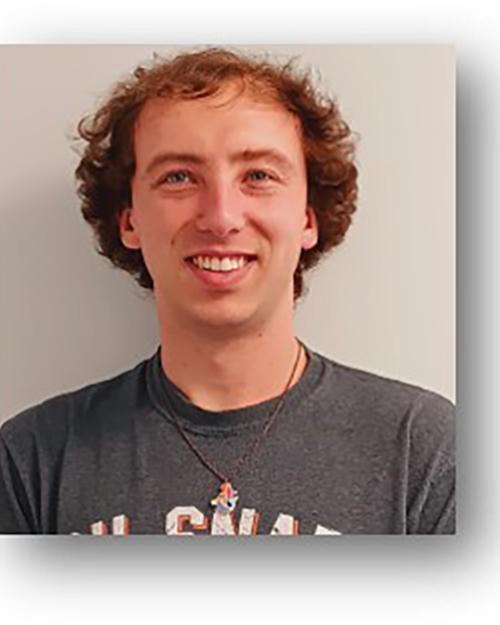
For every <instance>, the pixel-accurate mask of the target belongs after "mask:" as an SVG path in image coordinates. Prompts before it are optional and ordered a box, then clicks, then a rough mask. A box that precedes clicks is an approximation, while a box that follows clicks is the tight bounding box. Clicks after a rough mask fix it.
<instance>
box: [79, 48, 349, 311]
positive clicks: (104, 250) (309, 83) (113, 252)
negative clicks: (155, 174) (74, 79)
mask: <svg viewBox="0 0 500 625" xmlns="http://www.w3.org/2000/svg"><path fill="white" fill-rule="evenodd" d="M238 81H240V82H241V85H242V88H250V89H251V90H252V91H253V92H254V93H256V94H257V96H258V97H259V98H269V99H271V100H272V101H274V102H278V103H280V104H281V105H282V106H283V107H284V108H285V109H286V110H288V111H290V112H291V113H292V114H294V115H295V116H296V118H297V119H298V120H299V121H300V125H301V130H302V143H303V149H304V156H305V162H306V174H307V194H308V198H307V199H308V203H309V205H310V206H311V207H312V208H313V210H314V212H315V214H316V218H317V222H318V230H319V236H318V242H317V244H316V246H315V247H313V248H312V249H309V250H302V252H301V255H300V258H299V262H298V264H297V267H296V269H295V272H294V276H293V282H294V302H296V301H297V300H298V299H299V298H300V297H301V296H302V295H303V288H304V280H303V272H304V271H306V270H308V269H310V268H312V267H314V266H315V265H316V264H317V263H318V261H319V259H320V258H321V257H322V256H323V255H324V254H325V253H326V252H328V251H329V250H330V249H332V248H333V247H334V246H336V245H338V244H339V243H340V242H341V241H342V240H343V238H344V236H345V234H346V232H347V229H348V228H349V226H350V224H351V220H352V214H353V212H354V211H355V209H356V202H357V195H358V185H357V168H356V166H355V164H354V138H353V133H352V132H351V130H350V128H349V126H348V125H347V123H346V122H345V121H344V120H343V119H342V117H341V115H340V112H339V109H338V107H337V104H336V102H335V100H334V99H332V98H329V97H327V96H325V95H322V94H320V93H318V91H317V90H316V89H315V87H314V85H313V80H312V77H311V74H310V72H308V71H305V70H298V69H297V68H296V66H295V59H292V60H289V61H287V62H286V63H284V64H281V65H278V64H276V63H271V62H269V61H268V60H266V59H264V58H257V57H251V56H248V55H242V54H241V53H237V52H234V51H230V50H227V49H223V48H208V49H205V50H201V51H195V52H186V53H180V54H178V55H176V56H174V57H172V58H169V59H165V58H162V57H159V56H158V55H155V56H154V59H153V62H152V63H151V64H150V65H149V66H143V65H139V66H138V67H137V68H136V69H135V70H134V71H133V73H132V74H131V76H129V77H128V78H127V79H125V80H123V81H121V82H118V83H117V84H116V85H115V86H114V88H113V89H112V91H111V94H110V95H109V97H108V98H107V100H106V101H105V102H104V104H103V105H102V106H101V107H100V108H99V109H98V110H97V112H95V114H93V115H90V116H86V117H84V118H83V119H81V120H80V122H79V123H78V127H77V133H78V137H77V138H78V139H83V141H84V142H85V143H86V145H85V148H84V150H83V154H82V158H81V160H80V163H79V165H78V167H77V168H76V170H75V176H76V179H77V183H78V185H77V188H78V196H79V198H80V199H81V210H82V214H83V217H84V219H85V220H86V221H87V222H88V223H89V224H90V226H91V227H92V229H93V232H94V237H95V241H96V243H97V246H96V249H97V252H98V253H99V254H100V255H102V256H105V257H107V258H108V259H109V260H110V261H111V262H112V264H113V265H114V266H116V267H119V268H121V269H124V270H126V271H127V272H129V273H130V274H132V275H133V276H134V278H135V280H136V281H137V282H138V284H139V285H140V286H141V287H144V288H145V289H149V290H153V280H152V277H151V275H150V273H149V271H148V269H147V267H146V264H145V262H144V259H143V256H142V253H141V251H140V250H131V249H129V248H127V247H125V246H124V245H123V243H122V241H121V237H120V230H119V224H118V216H119V215H120V213H121V211H123V210H124V208H125V207H127V206H130V205H131V180H132V177H133V175H134V171H135V157H134V144H133V131H134V126H135V123H136V120H137V118H138V116H139V114H140V112H141V110H142V108H143V107H144V105H145V103H146V102H147V101H148V100H149V99H151V98H156V97H164V98H167V99H176V100H182V99H194V98H202V97H205V96H209V95H212V94H215V93H217V92H218V91H219V90H220V89H221V88H222V87H223V86H224V85H227V84H228V83H230V82H231V83H233V82H238Z"/></svg>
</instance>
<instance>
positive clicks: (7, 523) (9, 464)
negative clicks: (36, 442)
mask: <svg viewBox="0 0 500 625" xmlns="http://www.w3.org/2000/svg"><path fill="white" fill-rule="evenodd" d="M33 533H36V528H35V526H34V521H33V518H32V515H31V513H30V505H29V498H28V493H27V490H26V488H25V485H24V484H23V480H22V478H21V472H20V470H19V468H18V467H17V466H16V463H15V461H14V458H13V457H12V455H11V453H10V451H9V448H8V446H7V444H6V442H5V439H4V437H3V435H2V432H1V431H0V534H33Z"/></svg>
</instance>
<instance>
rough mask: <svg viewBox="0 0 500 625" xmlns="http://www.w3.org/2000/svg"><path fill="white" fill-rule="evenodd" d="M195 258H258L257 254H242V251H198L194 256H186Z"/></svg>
mask: <svg viewBox="0 0 500 625" xmlns="http://www.w3.org/2000/svg"><path fill="white" fill-rule="evenodd" d="M193 256H210V257H215V258H224V257H225V256H227V257H231V256H235V257H238V258H239V257H240V256H246V257H250V258H252V259H253V258H256V257H257V254H252V253H251V252H242V251H241V250H214V249H212V250H210V249H204V250H197V251H196V252H193V253H192V254H188V255H187V256H185V258H192V257H193Z"/></svg>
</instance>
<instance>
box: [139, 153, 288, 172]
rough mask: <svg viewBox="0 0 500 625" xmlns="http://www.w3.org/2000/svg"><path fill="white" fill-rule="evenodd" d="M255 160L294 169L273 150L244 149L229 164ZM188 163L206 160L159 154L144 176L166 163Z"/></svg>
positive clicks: (196, 163) (285, 168)
mask: <svg viewBox="0 0 500 625" xmlns="http://www.w3.org/2000/svg"><path fill="white" fill-rule="evenodd" d="M257 160H267V161H270V162H272V163H274V164H275V165H276V166H277V167H280V168H281V169H283V170H285V171H286V172H292V171H293V170H294V169H295V168H294V165H293V164H292V162H291V161H290V160H289V158H288V157H287V156H285V154H283V153H282V152H280V151H279V150H276V149H274V148H260V149H255V150H253V149H249V148H247V149H245V150H241V151H239V152H235V153H234V154H231V156H230V157H229V162H230V163H239V162H243V163H250V162H252V161H257ZM171 162H175V163H188V164H194V165H206V164H207V159H205V158H203V157H202V156H199V155H198V154H191V153H189V152H160V153H158V154H156V156H154V157H153V158H152V160H151V161H150V162H149V164H148V166H147V167H146V174H150V173H151V172H152V171H153V170H154V169H156V168H157V167H159V166H160V165H164V164H166V163H171Z"/></svg>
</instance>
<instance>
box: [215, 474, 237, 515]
mask: <svg viewBox="0 0 500 625" xmlns="http://www.w3.org/2000/svg"><path fill="white" fill-rule="evenodd" d="M237 501H238V491H237V490H235V489H234V488H233V487H232V484H231V482H222V484H221V485H220V492H219V494H218V495H217V497H214V498H213V499H212V500H211V501H210V505H212V506H215V511H216V512H221V513H222V514H228V513H229V512H232V511H233V510H234V509H235V508H236V502H237Z"/></svg>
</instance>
